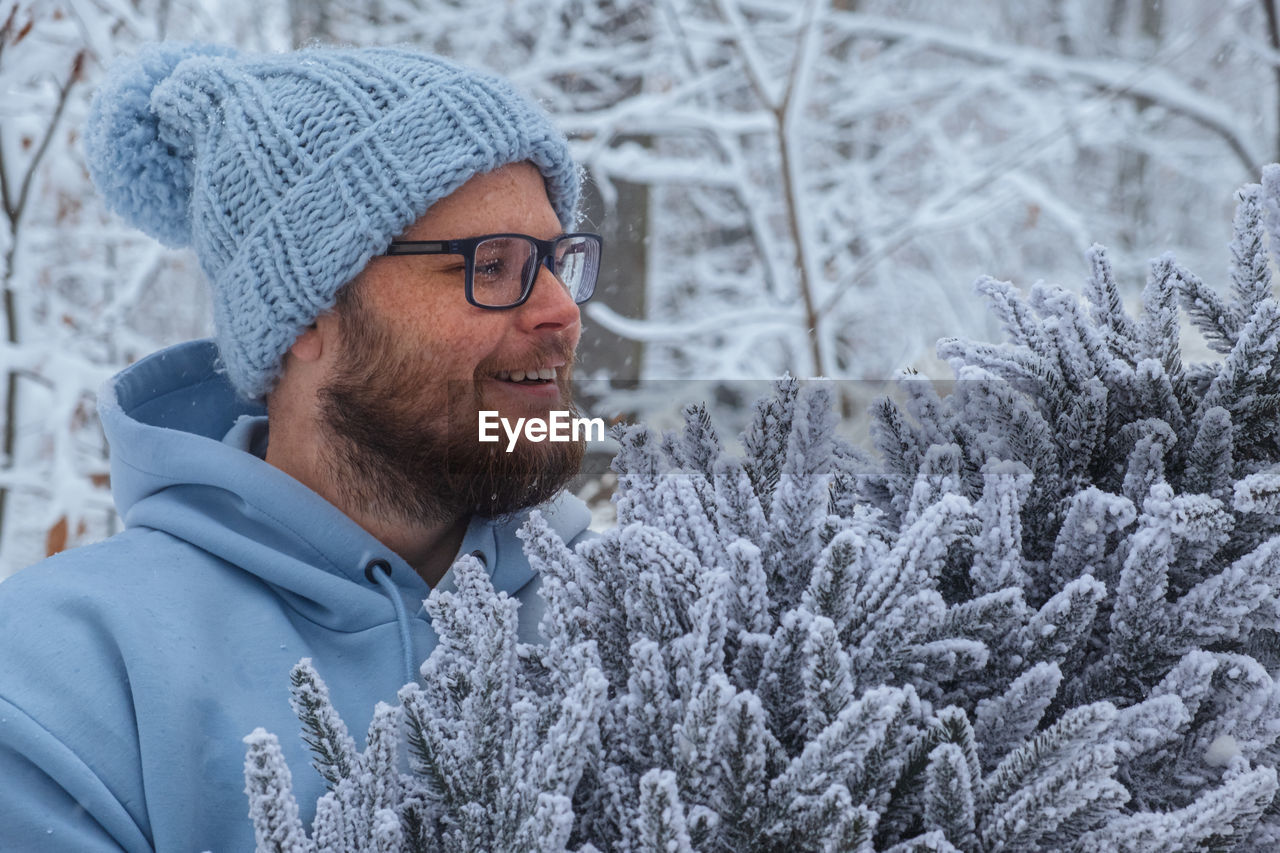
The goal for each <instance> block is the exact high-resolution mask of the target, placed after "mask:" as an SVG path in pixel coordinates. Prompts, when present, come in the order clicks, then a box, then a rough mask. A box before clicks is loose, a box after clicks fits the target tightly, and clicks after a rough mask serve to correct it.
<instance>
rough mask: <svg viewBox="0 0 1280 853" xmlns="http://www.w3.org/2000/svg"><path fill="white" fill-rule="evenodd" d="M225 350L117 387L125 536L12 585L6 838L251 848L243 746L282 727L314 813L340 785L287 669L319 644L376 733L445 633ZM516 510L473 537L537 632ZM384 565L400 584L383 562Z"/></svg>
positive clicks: (108, 404)
mask: <svg viewBox="0 0 1280 853" xmlns="http://www.w3.org/2000/svg"><path fill="white" fill-rule="evenodd" d="M214 355H215V351H214V347H213V344H212V343H211V342H208V341H197V342H194V343H189V344H183V345H180V346H177V347H173V348H170V349H168V350H164V351H162V352H159V353H157V354H155V355H153V356H151V357H149V358H147V359H145V360H143V361H141V362H139V363H138V364H136V365H134V366H133V367H130V368H129V369H128V370H125V371H124V372H123V373H121V374H120V375H119V376H117V377H116V378H115V380H113V382H112V383H111V384H109V385H108V387H107V389H106V390H105V391H104V393H103V394H102V399H101V400H100V402H99V409H100V412H101V415H102V421H103V426H104V428H105V430H106V433H107V437H108V439H109V441H110V442H111V449H112V453H111V476H112V488H113V492H114V496H115V501H116V506H117V508H118V509H119V512H120V515H121V517H122V518H123V519H124V523H125V528H126V529H125V530H124V532H122V533H120V534H118V535H116V536H113V537H112V538H110V539H108V540H106V541H105V542H101V543H98V544H95V545H90V546H87V547H84V548H79V549H76V550H73V551H69V552H66V553H64V554H60V555H58V556H56V557H53V558H51V559H48V560H46V561H44V562H42V563H39V564H37V565H35V566H32V567H31V568H29V569H26V570H24V571H22V572H19V573H18V574H16V575H14V576H13V577H12V578H10V579H9V580H6V581H5V582H3V583H0V851H23V852H24V853H25V851H32V853H35V852H36V851H100V850H119V849H124V850H128V851H143V850H152V849H155V850H160V851H187V850H191V851H200V850H213V851H244V850H250V849H252V848H253V843H254V841H253V827H252V825H251V823H250V821H249V819H248V816H247V815H248V801H247V799H246V797H245V794H244V776H243V766H244V746H243V744H242V743H241V738H242V737H244V736H245V735H246V734H248V733H249V732H250V731H252V730H253V729H254V728H255V727H257V726H263V727H265V728H266V729H267V730H268V731H272V732H274V733H276V734H277V735H278V736H279V737H280V741H281V745H282V746H283V748H284V752H285V755H286V757H287V759H288V761H289V765H290V767H291V768H292V771H293V783H294V788H295V790H296V792H297V796H298V801H299V805H300V806H301V809H302V814H303V818H304V820H306V821H308V822H309V821H310V820H311V819H312V817H313V815H314V807H315V801H316V798H317V797H318V796H319V795H320V794H322V793H323V791H324V786H323V781H322V780H321V778H320V776H319V775H318V774H317V773H316V772H315V771H314V770H313V769H312V768H311V766H310V761H311V756H310V754H309V753H308V752H307V749H306V747H305V746H304V745H303V743H302V742H301V740H300V738H299V737H298V731H299V726H298V721H297V719H296V718H295V717H294V715H293V713H292V711H291V710H290V708H289V697H288V686H289V670H290V668H291V667H292V666H293V665H294V664H295V663H297V662H298V660H299V658H303V657H310V658H312V660H313V661H314V664H315V666H316V668H317V670H318V671H319V673H320V676H321V677H322V678H324V679H325V681H326V682H327V683H328V685H329V688H330V692H331V694H332V698H333V701H334V704H335V706H336V707H337V709H338V711H339V713H341V714H342V716H343V718H344V719H345V720H346V721H347V724H348V725H349V726H350V728H351V730H352V734H353V735H355V736H356V738H357V742H358V743H361V742H362V741H363V731H364V729H365V727H366V726H367V724H368V721H369V719H370V718H371V716H372V713H373V708H374V705H375V703H376V702H378V701H379V700H383V701H389V702H394V701H395V694H396V690H397V689H398V688H399V687H400V686H401V685H402V684H404V683H405V680H406V671H409V672H412V673H414V674H415V675H416V672H417V665H418V664H419V663H420V662H421V661H422V660H424V659H425V658H426V656H427V655H428V654H429V653H430V652H431V650H432V648H433V647H434V645H435V643H436V637H435V634H434V633H433V632H432V630H431V626H430V624H429V622H428V621H427V617H426V613H425V611H424V610H423V608H422V600H423V599H424V598H425V597H426V596H427V593H428V591H429V590H428V587H427V585H426V584H425V583H424V582H423V580H422V579H421V578H420V577H419V576H418V575H417V573H416V572H414V571H413V569H411V568H410V567H409V566H408V565H407V564H406V563H405V562H404V561H403V560H401V559H400V558H399V557H398V556H396V555H395V554H394V553H392V552H391V551H390V550H389V549H387V548H386V547H385V546H384V545H382V544H381V543H380V542H378V541H377V540H376V539H374V538H373V537H372V536H371V535H369V534H368V533H366V532H365V531H364V530H363V529H362V528H360V527H359V526H358V525H356V524H355V523H354V522H353V521H351V520H350V519H349V518H347V517H346V516H345V515H343V514H342V513H341V512H340V511H338V510H337V509H336V508H335V507H333V506H332V505H331V504H329V503H327V502H326V501H325V500H324V499H322V498H321V497H320V496H318V495H317V494H315V493H314V492H312V491H311V490H309V489H308V488H306V487H305V486H303V485H302V484H301V483H299V482H298V481H296V480H294V479H292V478H291V477H289V476H287V475H286V474H284V473H282V472H281V471H279V470H277V469H276V468H273V467H272V466H270V465H268V464H267V463H266V462H264V461H263V460H262V458H260V457H261V455H262V451H263V450H264V449H265V439H266V420H265V418H264V417H263V416H262V411H261V410H260V409H255V408H253V407H250V406H247V405H246V404H244V403H243V402H241V401H239V400H237V398H236V397H235V395H234V392H233V391H232V389H231V386H230V385H229V384H228V383H227V381H226V378H225V376H223V375H221V374H219V373H218V372H217V371H216V370H215V368H214ZM544 512H547V514H548V517H549V519H550V520H551V523H552V525H553V527H554V528H555V529H556V530H557V531H558V532H559V533H560V535H561V536H562V537H563V538H564V539H565V540H566V541H570V540H573V539H575V538H577V537H580V536H581V535H582V534H583V532H584V531H585V529H586V527H587V522H588V520H589V514H588V512H587V509H586V507H585V506H584V505H583V504H582V503H581V501H578V500H577V499H576V498H572V497H569V496H565V495H562V496H561V497H560V498H559V499H557V500H556V501H553V502H552V503H551V504H549V505H548V506H547V507H544ZM519 521H520V519H517V520H516V521H513V522H510V523H506V524H494V523H491V522H488V521H483V520H478V519H477V520H474V521H473V522H472V523H471V525H470V526H469V528H468V530H467V533H466V537H465V539H464V541H463V544H462V548H461V549H460V551H461V553H469V552H472V551H476V550H478V551H480V552H481V553H482V554H483V557H484V560H485V562H486V565H488V566H489V567H490V570H491V576H492V579H493V583H494V585H495V586H496V587H497V588H498V589H500V590H505V591H507V592H508V593H510V594H512V595H515V596H516V597H517V598H519V599H521V600H522V601H528V602H529V603H526V604H525V606H524V607H522V608H521V633H522V636H524V637H525V638H526V639H529V638H532V636H533V634H534V628H535V627H536V621H537V612H536V611H537V609H538V605H539V602H540V600H539V599H538V598H537V596H536V594H535V588H536V586H537V584H536V583H535V582H534V575H533V573H532V571H531V570H530V568H529V565H528V562H527V561H526V560H525V558H524V554H523V551H522V550H521V547H520V543H519V541H518V540H517V539H516V536H515V531H516V529H517V527H518V526H519ZM375 560H385V561H387V563H388V564H389V565H390V566H391V574H390V582H385V583H383V584H379V583H376V582H374V581H371V580H370V579H369V577H367V576H366V567H367V566H369V564H370V563H371V562H372V561H375ZM373 574H374V578H375V580H376V575H377V573H376V572H375V573H373ZM384 580H385V579H384ZM449 581H450V578H449V577H448V576H446V578H445V580H444V581H443V582H442V583H446V584H447V583H449ZM396 599H398V600H396Z"/></svg>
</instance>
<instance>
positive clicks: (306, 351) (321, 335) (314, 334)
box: [289, 311, 338, 361]
mask: <svg viewBox="0 0 1280 853" xmlns="http://www.w3.org/2000/svg"><path fill="white" fill-rule="evenodd" d="M337 333H338V318H337V315H335V314H334V313H333V312H332V311H329V312H326V313H324V314H322V315H320V316H319V317H317V318H316V321H315V322H314V323H312V324H311V325H310V326H309V327H307V330H306V331H304V332H303V333H302V334H301V335H298V337H297V339H296V340H294V342H293V344H292V345H291V346H290V347H289V354H290V355H292V356H293V357H294V358H296V359H297V360H298V361H319V360H320V358H321V357H322V356H324V354H325V351H326V350H327V349H330V348H331V347H332V346H333V344H334V342H335V340H336V335H337Z"/></svg>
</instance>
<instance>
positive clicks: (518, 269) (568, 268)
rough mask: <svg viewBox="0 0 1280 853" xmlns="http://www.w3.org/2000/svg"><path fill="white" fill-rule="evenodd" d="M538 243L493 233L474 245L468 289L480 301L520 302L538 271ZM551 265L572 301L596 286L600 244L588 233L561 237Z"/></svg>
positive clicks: (496, 304)
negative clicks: (473, 262)
mask: <svg viewBox="0 0 1280 853" xmlns="http://www.w3.org/2000/svg"><path fill="white" fill-rule="evenodd" d="M537 264H538V247H537V245H536V244H534V243H532V242H530V241H529V240H525V239H523V238H520V237H494V238H492V239H490V240H484V241H482V242H481V243H480V244H479V245H477V246H476V253H475V267H474V269H473V270H472V275H471V292H472V296H473V297H474V299H475V300H476V301H477V302H479V303H480V304H482V305H490V306H494V307H499V308H500V307H505V306H507V305H513V304H515V303H517V302H519V301H520V300H521V299H522V298H523V297H524V295H525V293H526V292H527V290H528V288H529V287H531V286H532V285H533V282H534V280H535V279H536V278H537V275H538V269H537ZM552 267H553V270H552V271H553V272H554V273H555V276H556V278H558V279H559V280H560V282H561V283H562V284H563V285H564V287H565V289H566V290H567V291H568V292H569V295H570V296H571V297H572V298H573V300H574V301H575V302H583V301H585V300H586V299H588V298H589V297H590V296H591V293H592V291H593V290H594V289H595V279H596V274H597V272H598V270H599V268H600V247H599V244H598V243H597V242H596V241H595V240H593V239H591V238H589V237H575V236H566V237H562V238H561V239H559V240H558V241H556V244H555V250H554V253H553V255H552Z"/></svg>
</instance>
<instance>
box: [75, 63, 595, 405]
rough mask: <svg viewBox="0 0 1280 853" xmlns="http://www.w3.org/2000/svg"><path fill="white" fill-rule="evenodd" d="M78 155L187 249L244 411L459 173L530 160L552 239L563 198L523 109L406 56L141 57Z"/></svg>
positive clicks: (115, 80)
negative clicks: (550, 218)
mask: <svg viewBox="0 0 1280 853" xmlns="http://www.w3.org/2000/svg"><path fill="white" fill-rule="evenodd" d="M85 153H86V156H87V160H88V165H89V174H90V175H91V176H92V178H93V181H94V183H95V184H96V185H97V186H98V190H99V191H100V192H101V193H102V195H103V196H104V197H105V198H106V201H107V204H108V206H110V207H111V208H112V209H113V210H114V211H116V212H117V213H119V214H120V215H121V216H123V217H124V218H125V219H126V220H127V221H128V222H130V223H131V224H132V225H134V226H136V227H138V228H140V229H142V230H143V231H145V232H147V233H148V234H150V235H152V236H153V237H155V238H156V239H158V240H160V242H162V243H164V244H166V245H169V246H175V247H178V246H193V247H194V248H195V252H196V255H197V257H198V258H199V260H200V265H201V267H202V268H203V269H204V272H205V275H206V276H208V278H209V282H210V284H211V286H212V287H211V289H212V292H213V302H214V325H215V328H216V332H217V338H218V349H219V352H220V353H221V356H222V361H223V363H224V364H225V366H226V369H227V373H228V375H229V377H230V379H231V382H232V384H233V385H235V387H236V389H237V390H238V391H239V392H240V393H241V394H242V395H244V396H245V397H246V398H249V399H260V398H262V397H263V396H265V395H266V393H267V392H268V391H270V390H271V387H272V385H273V384H274V382H275V379H276V377H277V375H278V374H279V371H280V364H281V360H282V359H283V357H284V354H285V352H286V351H287V350H288V348H289V346H290V345H291V344H292V343H293V341H294V340H295V339H296V338H297V336H298V335H299V334H301V333H302V332H303V331H304V330H305V329H306V328H307V327H308V326H310V325H311V324H312V323H313V322H314V321H315V319H316V317H318V316H319V315H320V314H322V313H324V312H325V311H327V310H328V309H329V308H331V307H332V306H333V304H334V301H335V299H336V296H337V293H338V290H339V289H340V288H341V287H342V286H343V285H344V284H346V283H347V282H348V281H350V280H351V279H352V278H354V277H355V275H356V274H357V273H359V272H360V270H362V269H363V268H364V267H365V265H366V264H367V263H368V262H369V260H370V259H371V258H372V257H374V256H375V255H379V254H381V253H382V252H383V251H385V250H386V247H387V244H388V243H390V241H391V240H392V239H393V238H395V237H396V236H397V235H399V234H400V233H402V232H403V231H404V230H405V229H406V228H407V227H408V226H409V225H411V224H412V223H414V222H415V221H417V220H418V219H419V218H420V217H421V216H422V215H423V214H424V213H426V211H427V208H428V207H430V206H431V204H432V203H433V202H435V201H437V200H439V199H441V198H444V197H445V196H447V195H449V194H450V193H452V192H453V191H454V190H456V189H457V188H458V187H460V186H462V184H464V183H466V181H467V180H468V179H469V178H471V177H472V176H473V175H477V174H481V173H484V172H490V171H492V170H494V169H497V168H499V167H501V166H504V165H506V164H508V163H517V162H522V161H529V162H531V163H533V165H535V166H536V167H537V168H538V169H539V170H540V171H541V172H542V175H543V177H544V178H545V180H546V187H547V195H548V197H549V198H550V200H551V203H552V205H553V206H554V208H555V211H556V214H557V215H558V216H559V217H560V221H561V223H562V224H563V225H564V226H565V228H566V229H568V228H570V227H571V226H572V224H573V218H574V216H575V212H576V207H577V203H578V170H577V167H576V166H575V165H574V164H573V161H572V160H571V159H570V157H569V148H568V143H567V142H566V141H565V138H564V136H563V135H562V134H561V133H560V132H559V131H557V130H556V129H555V128H554V127H553V126H552V125H551V123H550V121H549V120H548V118H547V116H546V115H545V114H544V113H543V112H542V111H541V110H540V109H539V108H538V107H537V106H536V105H534V104H533V103H531V102H530V101H529V100H528V99H526V98H525V97H524V96H522V95H520V94H518V93H517V92H516V91H515V90H514V89H513V88H512V86H511V85H510V84H509V83H507V82H506V81H504V80H502V79H500V78H497V77H493V76H490V75H488V74H482V73H479V72H476V71H473V70H470V69H466V68H462V67H460V66H458V65H455V64H453V63H450V62H446V61H445V60H442V59H439V58H437V57H434V56H428V55H425V54H422V53H418V52H415V51H412V50H403V49H389V48H363V49H337V48H311V49H308V50H302V51H298V52H296V53H287V54H275V55H270V54H267V55H250V54H241V53H238V52H237V51H235V50H233V49H230V48H223V47H213V46H209V45H189V44H172V43H162V44H155V45H151V46H149V47H147V48H145V49H143V50H142V51H141V52H140V53H139V54H138V55H137V56H136V57H133V58H131V59H128V60H125V61H123V62H120V63H118V64H117V65H115V66H113V67H112V69H111V70H110V71H109V73H108V76H107V80H106V82H105V83H104V84H103V85H102V86H101V88H100V89H99V90H98V92H97V94H96V95H95V97H94V100H93V104H92V105H91V107H90V111H89V121H88V127H87V128H86V131H85Z"/></svg>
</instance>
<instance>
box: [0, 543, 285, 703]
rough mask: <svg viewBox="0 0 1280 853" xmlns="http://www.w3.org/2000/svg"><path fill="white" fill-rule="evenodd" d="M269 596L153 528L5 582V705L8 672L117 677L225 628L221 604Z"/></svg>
mask: <svg viewBox="0 0 1280 853" xmlns="http://www.w3.org/2000/svg"><path fill="white" fill-rule="evenodd" d="M262 589H263V586H262V584H261V582H260V581H258V580H257V579H256V578H254V577H252V576H251V575H250V574H249V573H247V572H245V571H243V570H240V569H238V568H236V567H235V566H232V565H231V564H229V563H227V562H225V561H224V560H222V559H220V558H218V557H215V556H213V555H211V554H209V553H208V552H206V551H203V550H201V549H199V548H196V547H195V546H193V545H191V544H189V543H187V542H184V541H182V540H180V539H178V538H176V537H174V536H171V535H169V534H167V533H164V532H161V531H157V530H152V529H149V528H130V529H128V530H125V531H123V532H121V533H118V534H116V535H115V536H112V537H110V538H108V539H105V540H103V541H101V542H96V543H93V544H90V545H84V546H81V547H79V548H73V549H71V550H69V551H64V552H63V553H61V554H57V555H54V556H53V557H49V558H47V559H45V560H42V561H40V562H39V563H36V564H34V565H32V566H29V567H27V568H25V569H22V570H20V571H19V572H17V573H16V574H14V575H13V576H12V577H9V578H8V579H6V580H4V581H3V582H0V649H4V650H5V651H4V654H3V655H0V659H3V662H0V696H2V695H3V694H4V691H5V685H4V683H3V681H4V679H5V677H6V673H8V675H9V676H10V677H12V676H13V675H14V672H15V671H18V672H21V671H27V673H28V674H33V672H38V670H36V671H33V670H32V669H31V668H32V667H37V666H39V664H38V661H45V662H46V664H48V665H59V666H70V667H73V668H76V669H84V670H86V672H85V675H86V676H87V677H90V678H91V677H92V676H91V675H90V674H89V673H88V672H87V670H88V668H89V667H92V666H95V665H107V666H109V667H110V668H113V669H119V668H121V667H123V666H124V661H127V660H129V659H130V658H131V657H132V656H133V655H135V654H137V653H139V652H148V651H153V650H154V648H155V647H157V646H160V647H165V646H166V645H168V644H170V643H172V642H174V641H176V640H180V639H181V638H182V637H183V636H189V635H191V634H193V633H197V632H199V631H201V630H202V628H204V627H207V626H208V625H209V623H211V622H212V621H214V620H224V621H225V619H226V608H225V607H220V606H218V604H219V602H225V601H227V600H228V599H229V598H230V597H236V598H239V599H243V598H245V597H248V598H253V597H257V596H260V595H261V592H262ZM237 592H239V593H241V594H239V595H238V594H237ZM76 656H80V657H81V659H80V660H78V661H77V660H76ZM22 659H25V662H24V660H22ZM95 662H96V663H95Z"/></svg>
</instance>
